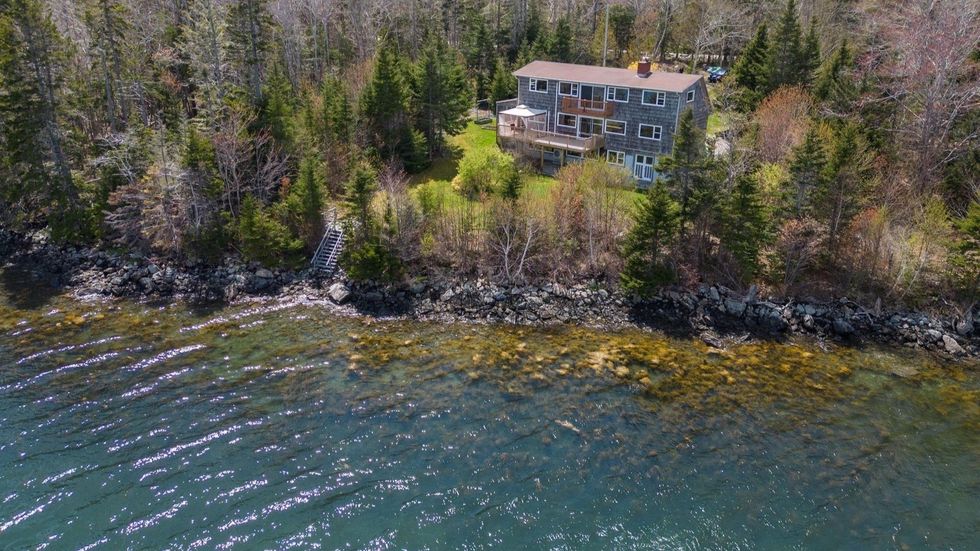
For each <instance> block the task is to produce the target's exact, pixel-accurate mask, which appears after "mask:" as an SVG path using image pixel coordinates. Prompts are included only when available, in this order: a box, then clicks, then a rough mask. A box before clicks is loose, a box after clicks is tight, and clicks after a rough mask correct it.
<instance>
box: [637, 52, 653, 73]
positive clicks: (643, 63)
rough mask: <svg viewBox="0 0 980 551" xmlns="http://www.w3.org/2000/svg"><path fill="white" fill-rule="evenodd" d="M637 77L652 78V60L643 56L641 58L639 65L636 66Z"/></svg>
mask: <svg viewBox="0 0 980 551" xmlns="http://www.w3.org/2000/svg"><path fill="white" fill-rule="evenodd" d="M636 76H638V77H640V78H647V77H648V76H650V58H649V57H647V56H643V57H641V58H640V61H639V63H637V64H636Z"/></svg>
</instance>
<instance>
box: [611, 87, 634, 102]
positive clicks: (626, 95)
mask: <svg viewBox="0 0 980 551" xmlns="http://www.w3.org/2000/svg"><path fill="white" fill-rule="evenodd" d="M606 99H607V100H609V101H619V102H627V101H629V100H630V89H629V88H616V87H614V86H610V87H609V88H606Z"/></svg>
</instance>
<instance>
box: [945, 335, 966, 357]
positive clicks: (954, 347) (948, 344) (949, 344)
mask: <svg viewBox="0 0 980 551" xmlns="http://www.w3.org/2000/svg"><path fill="white" fill-rule="evenodd" d="M943 347H945V348H946V352H949V353H950V354H953V355H954V356H958V355H960V354H965V353H966V351H965V350H963V347H962V346H960V343H958V342H956V339H954V338H953V337H951V336H949V335H943Z"/></svg>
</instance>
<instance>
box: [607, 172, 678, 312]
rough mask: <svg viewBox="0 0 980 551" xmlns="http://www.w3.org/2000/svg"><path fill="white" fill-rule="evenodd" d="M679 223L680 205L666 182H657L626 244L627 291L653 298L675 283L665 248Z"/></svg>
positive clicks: (622, 278) (623, 279) (623, 276)
mask: <svg viewBox="0 0 980 551" xmlns="http://www.w3.org/2000/svg"><path fill="white" fill-rule="evenodd" d="M678 220H679V213H678V206H677V203H676V202H674V200H673V199H672V198H671V197H670V193H669V192H668V191H667V187H666V186H665V185H664V183H663V181H662V180H657V182H656V183H655V184H654V185H652V186H650V189H649V190H648V191H647V195H646V197H645V198H644V200H643V202H642V203H641V205H640V208H639V209H638V210H637V212H636V214H635V215H634V224H633V228H632V229H631V230H630V232H629V234H628V235H627V236H626V241H625V243H624V245H623V257H624V259H625V266H624V268H623V272H622V274H620V281H621V283H622V285H623V289H625V290H626V291H627V292H630V293H634V294H636V295H639V296H650V295H652V294H653V293H654V292H656V290H657V288H658V287H660V286H663V285H666V284H667V283H670V282H671V281H673V279H674V270H673V269H672V268H671V267H670V266H669V265H668V263H667V262H665V257H666V251H665V249H667V248H668V247H669V246H670V244H671V242H672V240H673V238H674V235H675V234H676V232H677V224H678Z"/></svg>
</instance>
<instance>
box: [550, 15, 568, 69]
mask: <svg viewBox="0 0 980 551" xmlns="http://www.w3.org/2000/svg"><path fill="white" fill-rule="evenodd" d="M549 53H550V54H551V59H552V60H553V61H560V62H562V63H570V62H571V61H572V26H571V25H570V24H569V23H568V18H566V17H561V18H560V19H558V24H557V25H556V26H555V36H554V39H553V40H552V42H551V50H550V52H549Z"/></svg>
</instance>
